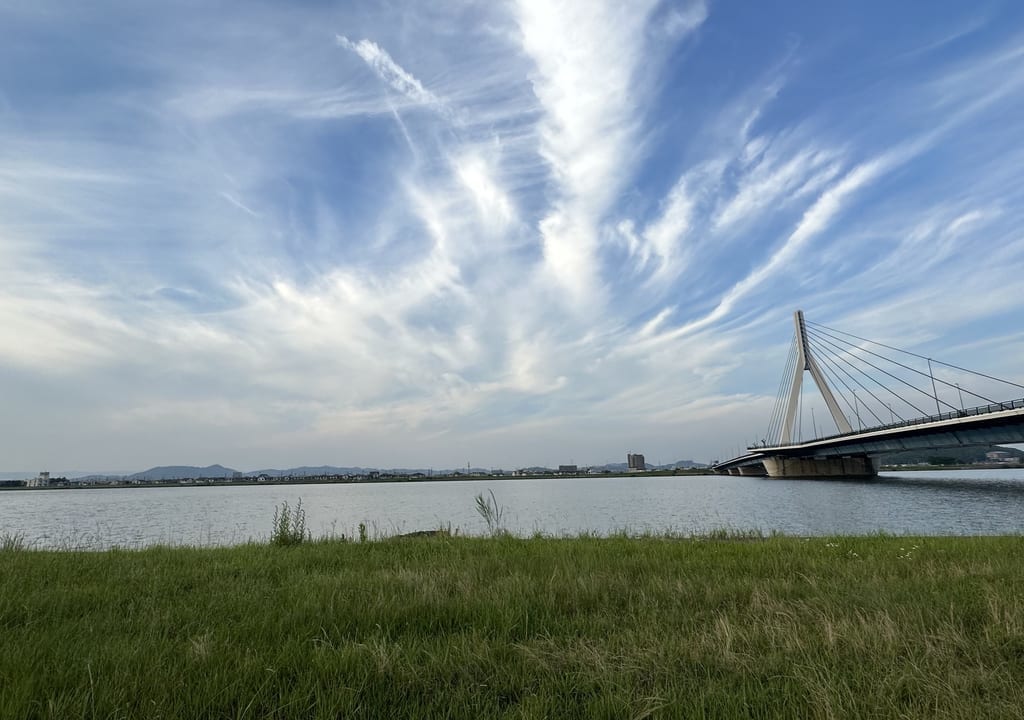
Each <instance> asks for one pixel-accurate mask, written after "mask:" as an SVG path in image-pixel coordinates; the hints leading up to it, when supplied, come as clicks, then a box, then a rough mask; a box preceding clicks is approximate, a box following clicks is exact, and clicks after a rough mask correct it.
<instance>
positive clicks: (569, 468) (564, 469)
mask: <svg viewBox="0 0 1024 720" xmlns="http://www.w3.org/2000/svg"><path fill="white" fill-rule="evenodd" d="M579 471H580V469H579V468H578V467H577V466H575V465H559V466H558V472H559V474H561V475H575V474H576V473H578V472H579Z"/></svg>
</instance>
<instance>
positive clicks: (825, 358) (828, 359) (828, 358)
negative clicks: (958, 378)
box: [808, 338, 905, 430]
mask: <svg viewBox="0 0 1024 720" xmlns="http://www.w3.org/2000/svg"><path fill="white" fill-rule="evenodd" d="M808 339H810V338H808ZM812 343H814V344H813V349H814V350H815V356H816V357H817V359H819V360H821V361H822V363H823V364H824V365H825V367H823V368H822V370H823V371H825V369H826V367H827V368H828V369H829V370H831V373H829V375H830V377H833V374H834V377H833V382H835V381H836V380H838V381H839V383H840V384H842V386H843V387H844V388H846V389H847V390H849V391H850V393H852V394H853V395H854V396H856V392H857V391H856V390H854V389H853V388H851V387H850V386H849V385H847V384H846V381H845V380H843V378H842V376H841V375H839V372H840V371H842V372H843V373H844V374H845V375H846V376H847V377H849V378H850V380H852V381H853V382H854V383H856V384H857V385H858V386H860V387H861V388H862V389H863V390H864V391H865V392H867V393H868V394H869V395H871V397H873V398H875V400H877V401H878V403H879V404H881V405H885V403H884V402H882V401H881V400H879V398H878V397H877V396H876V395H875V394H874V393H873V392H871V390H869V389H868V388H866V387H864V385H863V384H862V383H861V382H860V381H858V380H857V379H856V378H855V377H853V376H852V375H850V373H849V371H848V370H846V369H845V368H843V367H842V366H836V365H833V364H832V363H833V360H835V361H836V362H838V361H840V360H842V358H841V357H839V356H833V355H831V354H830V353H828V352H826V351H825V350H824V346H821V345H819V344H817V343H816V342H815V341H812ZM854 369H857V368H856V367H855V368H854ZM868 377H870V376H868ZM875 382H878V381H877V380H876V381H875ZM879 384H881V383H879ZM882 388H883V389H887V388H886V387H885V386H884V385H882ZM890 392H892V391H891V390H890ZM894 394H895V393H894ZM839 396H840V397H842V398H843V402H845V403H846V407H848V408H849V409H850V411H851V412H853V413H854V414H855V415H858V416H859V415H860V411H859V410H858V409H857V408H856V407H855V406H854V403H851V402H850V400H849V398H847V397H846V396H845V395H843V394H842V393H840V394H839ZM896 397H898V398H899V396H898V395H897V396H896ZM899 399H900V400H903V398H899ZM904 402H905V401H904ZM864 407H865V408H866V409H867V410H868V412H870V413H871V414H872V415H874V417H875V420H878V422H880V423H882V424H884V423H883V421H882V420H881V418H879V417H878V415H875V412H874V411H873V410H872V409H871V407H870V406H869V405H865V406H864ZM902 419H903V418H902V417H901V418H900V420H902ZM836 429H837V430H838V428H836Z"/></svg>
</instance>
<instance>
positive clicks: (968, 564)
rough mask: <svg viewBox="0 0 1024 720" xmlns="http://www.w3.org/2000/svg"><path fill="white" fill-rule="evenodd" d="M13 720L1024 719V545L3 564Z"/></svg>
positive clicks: (159, 555) (227, 555)
mask: <svg viewBox="0 0 1024 720" xmlns="http://www.w3.org/2000/svg"><path fill="white" fill-rule="evenodd" d="M0 578H2V588H0V717H4V718H31V717H52V718H77V717H88V718H317V717H321V718H335V717H366V718H406V717H408V718H411V717H452V718H482V717H524V718H526V717H533V718H568V717H579V718H602V717H604V718H641V717H720V718H735V717H801V718H814V717H820V718H829V717H865V718H866V717H872V718H877V717H929V718H936V717H950V718H953V717H986V718H997V717H1006V718H1010V717H1019V716H1020V709H1021V708H1022V707H1024V538H1020V537H1008V538H969V539H956V538H917V539H913V538H894V537H867V538H838V539H826V538H813V539H809V540H803V539H799V538H767V539H763V540H762V539H753V540H742V539H709V540H680V539H670V538H610V539H597V538H579V539H544V538H539V539H528V540H521V539H514V538H504V537H498V538H487V539H482V538H452V537H424V538H407V539H403V538H396V539H391V540H384V541H378V542H369V543H351V542H349V543H346V542H340V541H332V542H323V543H305V544H301V545H297V546H293V547H276V546H269V545H249V546H242V547H237V548H229V549H168V548H153V549H149V550H143V551H110V552H103V553H71V552H42V551H26V550H8V551H4V552H0Z"/></svg>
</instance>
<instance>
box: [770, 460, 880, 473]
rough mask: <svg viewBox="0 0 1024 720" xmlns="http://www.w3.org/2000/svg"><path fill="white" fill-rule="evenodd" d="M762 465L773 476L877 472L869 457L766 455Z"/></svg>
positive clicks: (873, 462)
mask: <svg viewBox="0 0 1024 720" xmlns="http://www.w3.org/2000/svg"><path fill="white" fill-rule="evenodd" d="M764 467H765V469H766V470H767V471H768V477H773V478H815V477H818V478H826V477H827V478H834V477H860V478H862V477H874V476H875V475H877V474H878V468H877V467H876V466H875V461H874V459H873V458H869V457H835V458H795V457H781V456H777V457H766V458H765V459H764Z"/></svg>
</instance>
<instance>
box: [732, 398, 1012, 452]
mask: <svg viewBox="0 0 1024 720" xmlns="http://www.w3.org/2000/svg"><path fill="white" fill-rule="evenodd" d="M1018 408H1024V398H1022V399H1020V400H1007V401H1006V402H999V403H991V404H989V405H978V406H977V407H972V408H966V409H964V410H951V411H949V412H944V413H940V414H938V415H928V416H926V417H922V418H915V419H913V420H901V421H900V422H898V423H890V424H888V425H875V426H873V427H866V428H863V429H861V430H856V431H854V432H848V433H839V434H836V435H827V436H825V437H820V438H814V439H813V440H808V441H806V442H821V441H823V440H837V439H839V438H844V437H851V436H854V435H863V434H864V433H869V432H877V431H879V430H895V429H897V428H903V427H912V426H914V425H925V424H927V423H933V422H940V421H942V420H956V419H958V418H964V417H972V416H975V415H991V414H992V413H997V412H1002V411H1003V410H1016V409H1018ZM790 444H791V445H792V444H793V443H790ZM798 444H800V443H798ZM773 447H787V446H786V445H754V446H751V447H748V448H747V449H748V450H764V449H766V448H773Z"/></svg>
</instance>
